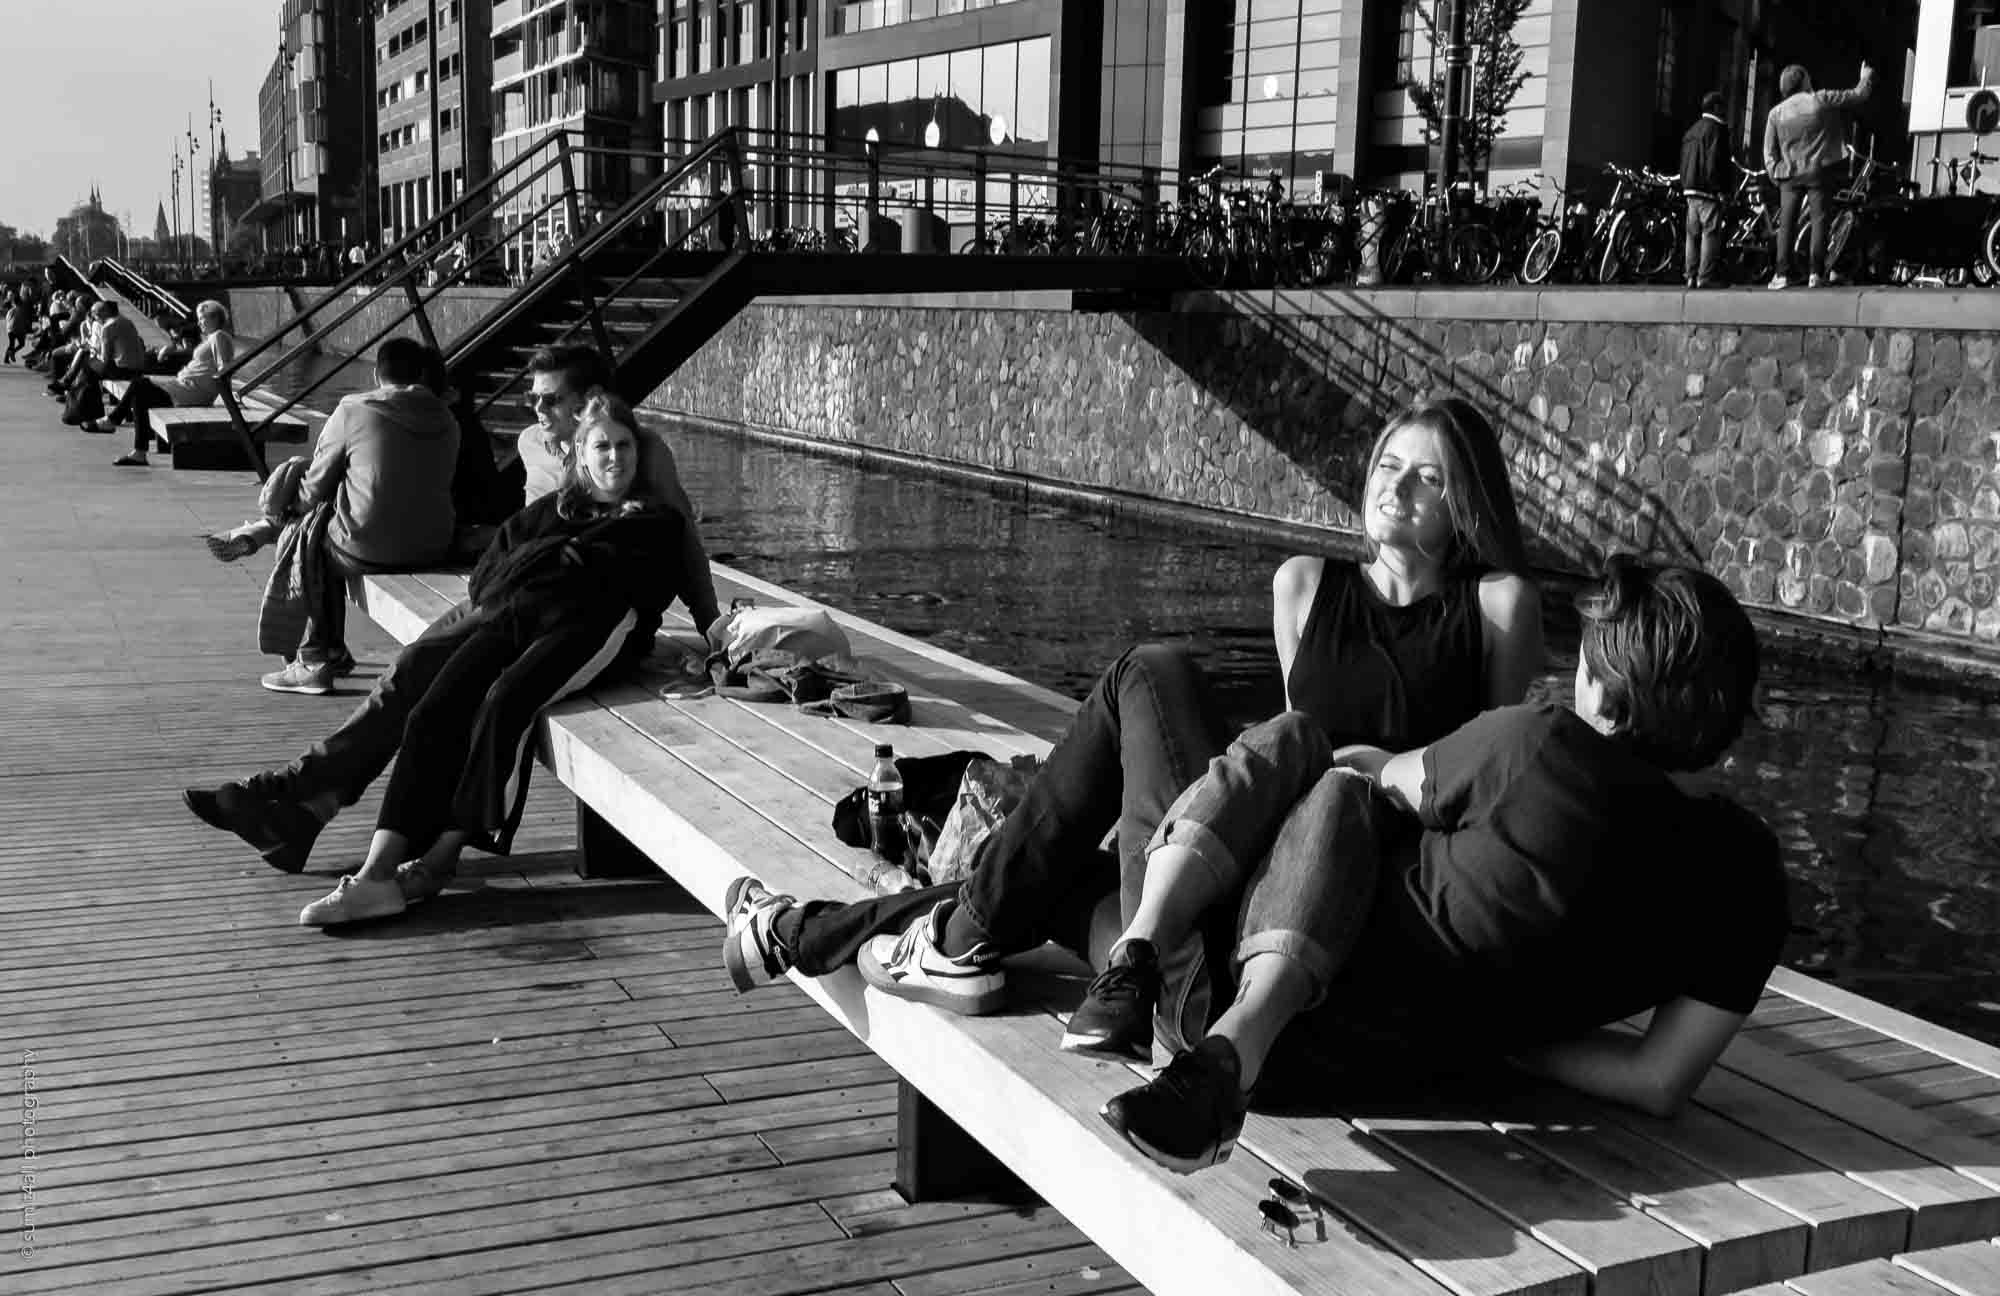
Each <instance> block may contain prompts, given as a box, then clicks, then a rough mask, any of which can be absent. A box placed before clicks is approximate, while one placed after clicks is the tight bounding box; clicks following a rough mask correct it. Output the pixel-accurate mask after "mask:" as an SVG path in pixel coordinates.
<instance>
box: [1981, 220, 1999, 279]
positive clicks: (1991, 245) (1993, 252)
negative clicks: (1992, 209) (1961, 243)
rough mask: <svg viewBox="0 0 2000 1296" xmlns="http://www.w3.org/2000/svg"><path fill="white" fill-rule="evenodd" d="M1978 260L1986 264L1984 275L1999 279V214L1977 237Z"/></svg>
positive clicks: (1987, 223)
mask: <svg viewBox="0 0 2000 1296" xmlns="http://www.w3.org/2000/svg"><path fill="white" fill-rule="evenodd" d="M1979 254H1980V260H1982V261H1983V262H1985V264H1986V273H1987V274H1988V275H1989V276H1991V277H1992V278H1994V279H2000V213H1995V215H1994V216H1993V219H1991V220H1989V221H1987V222H1986V228H1985V229H1984V230H1982V231H1981V232H1980V235H1979Z"/></svg>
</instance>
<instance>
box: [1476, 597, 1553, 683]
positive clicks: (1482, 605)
mask: <svg viewBox="0 0 2000 1296" xmlns="http://www.w3.org/2000/svg"><path fill="white" fill-rule="evenodd" d="M1479 614H1480V616H1481V617H1482V618H1483V619H1484V620H1485V622H1486V705H1487V706H1489V707H1502V706H1513V705H1514V704H1515V703H1517V702H1519V701H1521V700H1522V699H1523V698H1525V697H1527V696H1528V686H1529V685H1531V684H1533V683H1534V682H1535V680H1536V678H1537V677H1538V676H1540V675H1541V673H1542V596H1541V591H1539V590H1537V589H1536V588H1535V586H1534V584H1533V582H1531V581H1526V580H1523V579H1522V578H1521V577H1519V576H1516V575H1514V574H1513V573H1512V572H1496V573H1494V574H1493V575H1491V576H1488V577H1486V578H1485V579H1484V580H1482V581H1480V582H1479Z"/></svg>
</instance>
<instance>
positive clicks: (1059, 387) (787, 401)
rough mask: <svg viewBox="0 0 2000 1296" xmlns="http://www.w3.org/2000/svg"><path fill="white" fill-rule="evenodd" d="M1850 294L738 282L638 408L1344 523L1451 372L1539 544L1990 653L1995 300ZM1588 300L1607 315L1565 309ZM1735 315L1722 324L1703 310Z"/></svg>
mask: <svg viewBox="0 0 2000 1296" xmlns="http://www.w3.org/2000/svg"><path fill="white" fill-rule="evenodd" d="M1868 296H1869V295H1867V294H1852V293H1849V294H1824V293H1815V294H1796V295H1784V298H1783V299H1781V300H1775V299H1776V298H1778V295H1768V294H1763V293H1755V294H1752V293H1722V294H1708V295H1704V296H1702V297H1700V298H1699V299H1698V298H1696V297H1687V298H1685V299H1683V298H1682V295H1681V294H1678V293H1645V292H1621V293H1612V294H1602V293H1590V292H1576V291H1569V292H1557V293H1529V292H1499V293H1469V292H1448V291H1436V290H1427V291H1425V292H1421V293H1413V292H1410V291H1408V290H1403V291H1400V292H1398V291H1385V292H1378V293H1368V292H1338V293H1321V294H1269V293H1265V294H1229V295H1226V296H1217V297H1200V298H1196V299H1192V300H1190V301H1189V302H1187V303H1184V304H1183V306H1182V308H1180V309H1176V310H1172V311H1157V312H1143V313H1087V312H1081V311H1073V310H1067V309H1061V310H1051V309H1006V308H984V309H963V308H960V309H921V308H912V305H911V304H910V303H903V304H900V305H894V306H884V305H878V304H874V303H867V304H861V303H811V304H764V305H756V306H753V307H751V308H750V309H749V310H747V311H746V312H745V313H744V314H743V315H742V316H740V317H738V318H737V319H736V320H735V321H733V322H732V323H731V324H730V325H729V326H728V327H727V328H726V329H725V330H724V331H723V332H722V333H721V334H720V335H719V336H717V337H716V338H715V339H714V340H713V341H711V342H710V343H709V344H708V345H707V346H706V347H705V348H704V349H703V350H702V351H701V352H700V353H699V354H698V355H697V356H696V357H695V358H694V359H693V360H692V361H690V362H689V363H687V364H686V365H684V366H683V367H682V368H681V369H680V370H679V372H677V373H676V374H675V375H674V376H673V377H672V379H671V380H670V381H668V382H667V383H666V384H665V385H664V386H663V387H661V389H660V390H659V391H658V392H657V393H655V395H654V397H653V398H652V400H651V402H649V403H650V404H651V405H652V406H653V407H654V408H657V409H659V410H661V411H664V412H678V413H687V414H693V415H698V416H701V417H704V418H707V419H714V420H720V421H723V422H727V423H734V424H740V425H745V426H751V427H762V428H771V429H779V430H783V431H787V432H791V433H795V434H799V435H803V436H806V437H811V438H815V439H819V440H824V441H830V442H841V443H851V444H857V445H863V446H867V447H871V448H875V449H882V450H889V451H895V452H901V453H906V454H911V455H916V456H922V457H926V458H930V459H934V460H940V461H946V462H949V463H954V464H966V465H972V466H976V467H979V468H982V469H990V470H996V471H1000V472H1006V473H1014V474H1021V475H1026V476H1030V477H1034V478H1040V479H1044V480H1047V481H1050V482H1056V483H1062V484H1066V485H1074V486H1080V487H1084V488H1090V489H1102V490H1109V491H1118V492H1125V493H1129V494H1134V495H1139V496H1145V497H1152V498H1156V499H1161V500H1167V501H1172V502H1175V503H1183V504H1192V505H1197V506H1202V507H1208V508H1214V509H1220V510H1226V511H1228V512H1232V513H1239V514H1250V515H1253V516H1259V517H1265V518H1270V519H1274V520H1280V521H1284V522H1290V523H1304V524H1309V525H1318V526H1327V527H1334V528H1340V529H1349V528H1351V527H1352V524H1353V521H1354V513H1353V498H1354V491H1355V488H1356V486H1357V484H1358V479H1359V476H1360V473H1361V469H1362V466H1363V460H1364V458H1365V456H1366V453H1367V450H1368V447H1369V444H1370V434H1371V433H1372V431H1373V430H1374V429H1375V428H1376V427H1377V426H1378V425H1379V422H1380V420H1381V419H1382V417H1383V416H1384V415H1385V414H1386V413H1388V412H1389V411H1391V410H1393V409H1394V408H1395V407H1396V406H1398V405H1399V404H1401V403H1403V402H1405V401H1408V400H1410V399H1412V398H1413V397H1416V396H1418V395H1420V394H1444V393H1455V394H1459V395H1463V396H1466V397H1468V398H1470V399H1472V400H1473V401H1475V402H1477V403H1478V404H1479V405H1480V406H1481V407H1482V408H1483V409H1486V410H1487V411H1489V412H1490V413H1491V414H1492V415H1493V416H1494V417H1495V421H1496V425H1497V426H1499V428H1500V429H1501V432H1502V435H1503V439H1504V441H1505V444H1506V447H1507V451H1508V455H1509V457H1510V460H1511V461H1512V463H1513V466H1514V477H1513V480H1514V484H1515V489H1516V491H1517V493H1518V495H1519V497H1520V503H1521V510H1522V514H1523V516H1524V518H1525V519H1526V520H1527V522H1528V523H1529V525H1530V527H1531V529H1532V530H1533V532H1534V536H1535V541H1536V545H1537V548H1538V549H1539V551H1540V556H1541V557H1542V558H1543V559H1544V560H1545V561H1549V562H1552V563H1554V564H1556V565H1560V566H1565V567H1571V568H1580V567H1583V566H1586V565H1588V564H1589V563H1590V562H1591V561H1592V560H1594V559H1595V558H1597V557H1598V556H1600V555H1602V554H1603V553H1605V552H1607V551H1609V550H1612V549H1616V548H1628V549H1638V550H1643V551H1646V552H1650V553H1653V554H1656V555H1662V556H1673V557H1678V558H1686V559H1693V560H1696V561H1699V562H1701V563H1704V564H1706V565H1707V566H1708V568H1709V569H1710V570H1712V571H1714V572H1716V573H1717V574H1718V575H1720V576H1722V577H1723V579H1725V580H1726V581H1727V582H1728V583H1729V584H1730V586H1731V587H1732V588H1733V589H1734V590H1736V591H1737V593H1738V594H1739V595H1740V596H1741V597H1742V598H1743V599H1744V600H1745V601H1746V602H1748V603H1750V604H1753V605H1756V606H1759V607H1763V608H1766V609H1772V610H1783V611H1787V612H1793V613H1798V614H1800V615H1804V616H1809V617H1816V618H1824V619H1827V620H1831V621H1837V622H1841V623H1844V624H1847V625H1850V626H1854V627H1860V628H1864V629H1876V628H1887V627H1903V628H1913V629H1920V630H1924V631H1932V632H1936V633H1937V634H1939V635H1941V636H1944V637H1946V638H1947V639H1949V640H1952V641H1956V642H1959V643H1962V644H1979V645H1986V646H1988V647H1991V646H1994V645H1995V644H1996V641H2000V606H1996V603H1995V590H1994V579H1995V574H1996V572H2000V529H1996V528H2000V482H1996V479H1995V458H1996V447H2000V385H1996V381H1995V374H1994V365H1995V346H1994V340H1993V337H1992V335H1990V334H1987V333H1984V332H1972V331H1968V330H1967V329H1965V328H1964V327H1963V325H1962V324H1961V323H1959V319H1954V318H1952V315H1953V312H1954V311H1956V312H1958V316H1959V318H1961V319H1981V318H1986V317H1988V316H1989V315H1990V316H1991V317H1992V318H1996V319H2000V310H1989V308H1987V307H1985V306H1983V305H1981V304H1979V303H1978V302H1977V301H1976V300H1975V301H1973V303H1972V305H1970V306H1966V305H1965V302H1964V301H1963V300H1961V299H1958V298H1949V297H1948V296H1945V295H1940V296H1939V297H1935V298H1931V299H1930V300H1931V301H1932V302H1934V303H1938V304H1939V305H1940V307H1943V306H1947V305H1948V306H1949V307H1950V309H1941V310H1940V311H1938V312H1936V313H1939V314H1940V315H1941V316H1942V317H1943V318H1944V321H1945V322H1944V323H1943V324H1939V325H1935V326H1921V325H1918V326H1912V325H1910V324H1908V323H1907V322H1897V313H1898V311H1902V312H1903V313H1904V314H1906V315H1907V314H1908V313H1909V308H1908V307H1907V304H1903V305H1898V304H1896V303H1891V304H1890V307H1884V306H1883V305H1882V304H1881V303H1880V302H1876V303H1874V304H1873V305H1871V304H1870V300H1865V298H1868ZM1878 296H1879V294H1878ZM1898 296H1899V297H1901V298H1921V297H1923V296H1924V295H1923V294H1912V293H1903V294H1899V295H1898ZM1988 300H1995V299H1988ZM1920 305H1921V303H1920ZM1613 309H1617V310H1618V311H1619V312H1620V313H1621V314H1623V315H1624V316H1625V319H1623V320H1620V321H1613V320H1605V319H1593V318H1589V316H1590V315H1592V314H1604V313H1609V312H1610V311H1611V310H1613ZM1919 313H1920V314H1921V312H1919ZM1732 315H1733V316H1735V317H1736V318H1737V319H1738V320H1739V321H1743V322H1734V323H1730V322H1719V320H1720V319H1722V318H1725V317H1728V316H1732ZM1469 316H1482V317H1483V318H1468V317H1469ZM1704 316H1705V317H1706V318H1704ZM1953 325H1956V326H1955V327H1954V326H1953Z"/></svg>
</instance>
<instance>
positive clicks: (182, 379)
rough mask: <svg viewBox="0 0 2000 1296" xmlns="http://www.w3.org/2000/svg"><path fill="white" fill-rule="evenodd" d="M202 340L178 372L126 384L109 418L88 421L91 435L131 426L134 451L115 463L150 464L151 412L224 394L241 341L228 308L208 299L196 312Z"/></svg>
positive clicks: (204, 401)
mask: <svg viewBox="0 0 2000 1296" xmlns="http://www.w3.org/2000/svg"><path fill="white" fill-rule="evenodd" d="M194 318H195V323H196V325H197V326H198V327H199V328H200V329H201V341H199V342H197V343H196V344H195V348H194V353H193V354H192V355H190V356H189V357H188V360H187V363H186V364H184V365H182V366H181V369H180V372H179V373H177V374H174V375H173V376H172V377H167V378H148V377H144V376H140V377H137V378H134V379H132V380H131V382H129V383H127V384H126V386H125V395H124V397H123V398H122V399H120V400H119V402H118V404H117V405H116V406H114V407H113V408H112V410H111V417H110V419H109V420H108V421H106V423H105V424H104V425H103V426H102V427H99V426H97V425H96V424H95V423H85V424H84V425H83V426H84V429H85V430H86V431H90V432H114V431H116V430H117V429H118V427H119V426H120V425H121V424H123V423H124V422H125V421H126V420H127V419H130V420H131V422H132V450H131V453H129V454H124V455H120V456H119V457H118V458H116V459H114V460H112V462H113V463H115V464H117V465H118V466H119V467H121V468H143V467H145V466H146V450H147V447H149V446H150V445H152V443H153V424H152V420H151V419H150V418H149V417H148V414H149V412H150V411H152V410H156V409H164V408H168V407H171V406H196V405H213V404H215V402H216V400H217V399H218V398H220V397H221V395H222V371H223V370H225V369H227V368H229V366H230V365H232V364H234V363H235V362H236V352H237V348H238V345H239V344H238V342H237V339H236V335H235V334H234V333H231V332H230V331H229V308H228V307H227V306H224V305H223V304H222V303H221V302H219V301H205V302H202V303H201V304H200V305H198V306H196V307H195V308H194Z"/></svg>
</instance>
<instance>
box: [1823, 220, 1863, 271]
mask: <svg viewBox="0 0 2000 1296" xmlns="http://www.w3.org/2000/svg"><path fill="white" fill-rule="evenodd" d="M1858 223H1859V222H1858V221H1857V220H1856V219H1855V216H1854V209H1853V208H1852V207H1848V208H1844V209H1842V211H1841V212H1840V214H1839V215H1837V216H1835V217H1834V218H1833V220H1832V221H1831V222H1830V223H1829V224H1828V225H1827V227H1826V268H1827V271H1828V273H1830V274H1837V275H1839V276H1840V277H1841V278H1842V279H1846V280H1848V281H1849V282H1852V281H1853V280H1854V279H1855V278H1856V275H1855V271H1856V270H1857V269H1859V267H1860V261H1861V240H1859V239H1857V238H1855V237H1854V227H1855V226H1856V225H1857V224H1858ZM1850 254H1852V255H1850Z"/></svg>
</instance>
